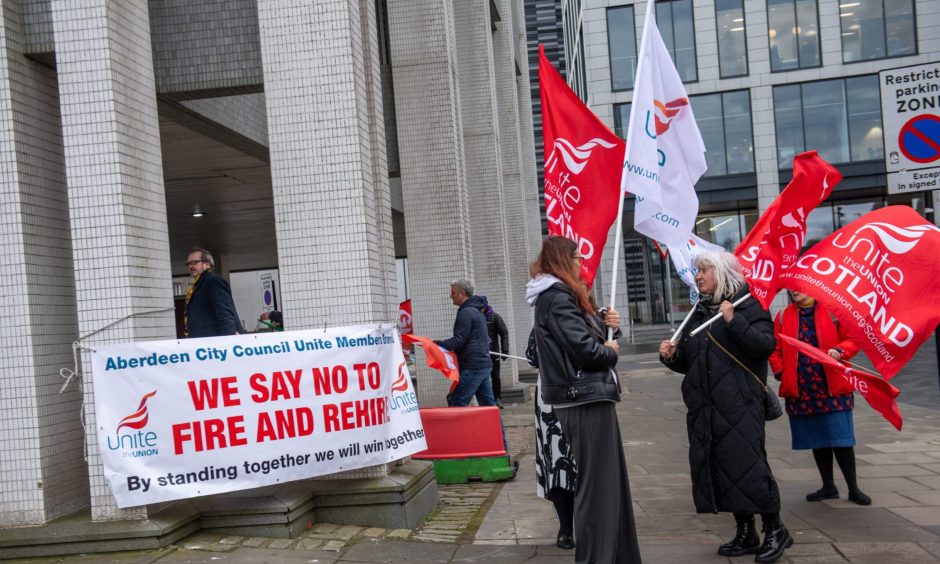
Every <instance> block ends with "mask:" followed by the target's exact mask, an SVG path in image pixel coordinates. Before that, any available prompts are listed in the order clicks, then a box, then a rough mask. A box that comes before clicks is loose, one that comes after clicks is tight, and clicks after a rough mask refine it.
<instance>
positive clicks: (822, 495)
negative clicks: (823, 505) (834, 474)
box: [806, 486, 839, 501]
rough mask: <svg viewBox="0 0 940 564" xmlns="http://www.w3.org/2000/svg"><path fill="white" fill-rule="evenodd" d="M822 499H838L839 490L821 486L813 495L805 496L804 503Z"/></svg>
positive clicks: (833, 487)
mask: <svg viewBox="0 0 940 564" xmlns="http://www.w3.org/2000/svg"><path fill="white" fill-rule="evenodd" d="M824 499H839V489H838V488H837V487H835V486H823V487H821V488H819V489H818V490H816V491H814V492H813V493H808V494H806V501H822V500H824Z"/></svg>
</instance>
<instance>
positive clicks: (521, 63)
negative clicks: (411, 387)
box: [512, 2, 542, 337]
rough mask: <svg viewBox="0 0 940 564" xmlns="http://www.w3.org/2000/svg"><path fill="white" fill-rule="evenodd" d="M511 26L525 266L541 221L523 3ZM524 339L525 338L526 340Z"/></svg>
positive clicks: (538, 239)
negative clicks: (513, 46) (519, 152)
mask: <svg viewBox="0 0 940 564" xmlns="http://www.w3.org/2000/svg"><path fill="white" fill-rule="evenodd" d="M512 8H513V12H512V26H513V32H514V33H515V42H516V65H517V66H518V67H519V70H520V74H519V75H517V76H516V100H518V102H517V103H518V104H519V146H520V147H521V148H522V152H521V154H520V155H519V159H520V161H521V163H522V197H523V200H524V201H525V204H524V205H525V233H526V256H527V257H528V262H532V261H533V260H535V257H536V256H537V255H538V252H539V250H540V249H541V248H542V221H541V218H540V217H539V205H540V204H539V200H540V198H541V196H540V195H539V175H538V171H537V170H536V164H535V130H534V129H533V128H534V125H533V116H532V90H531V85H530V84H529V60H528V56H527V49H528V43H527V40H526V26H525V7H524V3H523V2H514V3H513V6H512ZM530 318H531V315H530V316H528V317H525V318H524V319H526V320H527V321H525V322H523V321H522V320H521V319H519V318H518V316H517V318H516V327H517V330H525V329H527V328H528V327H529V323H530V321H528V320H529V319H530ZM527 337H528V336H527Z"/></svg>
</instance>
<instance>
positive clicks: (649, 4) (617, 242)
mask: <svg viewBox="0 0 940 564" xmlns="http://www.w3.org/2000/svg"><path fill="white" fill-rule="evenodd" d="M654 10H655V7H654V4H653V0H646V18H645V19H644V20H643V35H642V36H641V37H640V54H641V55H645V54H646V49H645V47H646V41H647V38H646V37H647V32H646V31H647V28H648V27H649V23H650V18H651V17H652V14H653V11H654ZM645 70H646V65H645V64H643V59H640V60H638V61H637V64H636V75H635V76H634V77H633V80H634V84H637V83H639V82H640V80H642V79H643V73H642V72H641V71H645ZM636 108H637V105H636V104H630V119H629V120H628V121H627V138H626V142H627V143H626V146H625V147H624V149H623V151H624V155H623V157H624V163H626V158H627V154H626V153H627V151H628V150H629V149H630V143H631V141H632V140H633V129H634V128H633V127H631V124H632V123H633V118H634V117H635V115H636V113H637V110H636ZM626 171H627V168H626V165H624V167H623V169H622V170H621V171H620V204H619V205H618V206H617V230H616V232H615V235H614V270H613V275H612V276H611V281H610V282H611V283H610V308H611V309H615V308H614V302H615V301H616V297H617V263H618V262H619V259H620V247H622V246H623V199H624V195H625V194H626V190H625V188H626V186H624V183H625V181H626ZM627 291H628V292H629V289H628V290H627ZM627 314H628V315H629V312H627ZM630 336H631V338H632V336H633V331H631V332H630ZM613 338H614V330H613V328H608V329H607V340H608V341H610V340H612V339H613Z"/></svg>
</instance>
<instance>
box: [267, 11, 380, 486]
mask: <svg viewBox="0 0 940 564" xmlns="http://www.w3.org/2000/svg"><path fill="white" fill-rule="evenodd" d="M258 23H259V26H260V29H261V56H262V64H263V66H264V80H265V98H266V102H267V116H268V139H269V147H270V153H271V181H272V183H273V187H274V214H275V218H276V229H277V247H278V248H277V253H278V265H279V269H280V270H279V273H280V280H281V287H282V288H283V293H282V295H281V299H282V303H283V308H284V311H287V312H290V319H289V321H288V323H289V324H290V327H291V328H292V329H294V328H296V329H304V328H313V327H323V326H324V325H329V326H335V325H351V324H357V323H378V322H393V321H394V320H395V319H396V318H397V314H396V312H397V305H398V302H397V299H396V294H397V289H396V284H395V262H394V260H395V259H394V251H393V240H392V218H391V201H390V197H389V187H388V170H387V168H388V167H387V163H386V153H385V127H384V122H383V117H382V115H383V114H382V98H381V96H382V84H381V72H380V63H379V58H378V57H379V55H378V45H377V32H376V29H375V25H376V18H375V3H374V2H373V1H372V0H317V1H314V2H302V3H297V2H295V1H293V0H274V1H267V2H261V3H259V6H258ZM311 38H316V39H315V40H313V39H311ZM377 475H378V476H382V475H385V473H384V468H383V467H378V468H371V469H369V468H366V469H362V470H357V471H354V472H346V473H343V476H344V477H370V476H377Z"/></svg>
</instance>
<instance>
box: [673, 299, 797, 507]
mask: <svg viewBox="0 0 940 564" xmlns="http://www.w3.org/2000/svg"><path fill="white" fill-rule="evenodd" d="M747 291H748V289H747V287H745V288H744V289H742V290H741V291H740V292H739V293H738V295H737V296H735V298H734V299H732V300H730V301H732V302H733V301H736V300H737V298H739V297H741V296H743V295H744V293H745V292H747ZM692 315H693V317H692V319H690V320H689V323H688V324H687V328H686V329H685V330H684V331H683V334H682V337H681V339H680V341H679V344H678V347H677V349H676V355H675V356H674V357H673V358H672V359H671V360H669V361H666V360H664V359H662V358H660V360H662V362H663V363H664V364H665V365H666V366H668V367H669V368H671V369H672V370H674V371H676V372H680V373H682V374H685V378H684V379H683V380H682V399H683V400H684V401H685V405H686V407H687V408H688V410H689V411H688V414H687V416H686V424H687V426H688V433H689V465H690V466H691V474H692V498H693V501H694V502H695V509H696V511H698V512H699V513H716V512H718V511H729V512H733V513H748V514H754V513H776V512H778V511H780V494H779V492H778V490H777V484H776V482H775V481H774V477H773V474H772V473H771V471H770V465H769V464H768V463H767V453H766V452H765V450H764V401H763V394H764V389H763V387H762V386H761V384H759V383H758V382H757V380H756V379H755V378H754V377H753V376H752V375H751V374H748V372H747V371H746V370H744V369H743V368H742V367H741V366H739V365H738V363H736V362H735V361H734V360H732V359H731V358H730V357H729V356H728V355H727V354H725V352H723V351H722V350H721V349H720V348H719V347H717V346H716V345H715V344H714V343H713V342H712V341H711V340H710V339H709V338H708V335H706V332H710V333H711V334H712V336H713V337H714V338H715V340H717V341H718V342H719V343H721V346H723V347H724V348H725V349H726V350H727V351H728V352H730V353H731V354H733V355H734V356H735V357H737V358H738V360H740V361H741V362H742V363H743V364H744V365H745V366H747V367H748V368H749V369H750V370H751V372H753V373H754V374H755V375H757V376H758V377H759V378H760V379H761V381H763V382H766V379H767V358H768V357H769V356H770V353H771V352H773V350H774V327H773V322H772V320H771V318H770V314H769V313H767V312H766V311H765V310H764V309H763V308H762V307H761V305H760V303H759V302H758V301H757V300H755V299H753V298H752V299H748V300H746V301H745V302H744V303H742V304H741V305H739V306H737V307H736V308H735V309H734V317H733V318H732V319H731V322H730V323H726V322H725V321H724V319H719V320H718V321H716V322H715V323H713V324H712V325H711V326H710V327H709V328H708V329H707V330H706V331H703V332H701V333H699V334H698V335H696V336H695V337H689V336H688V334H689V332H690V331H691V330H693V329H695V328H696V327H698V326H700V325H701V324H702V323H704V322H705V321H706V320H707V319H708V318H709V317H711V315H710V314H709V313H708V312H707V311H706V310H705V308H704V307H703V306H701V305H699V306H697V307H696V310H695V312H694V313H693V314H692Z"/></svg>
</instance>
